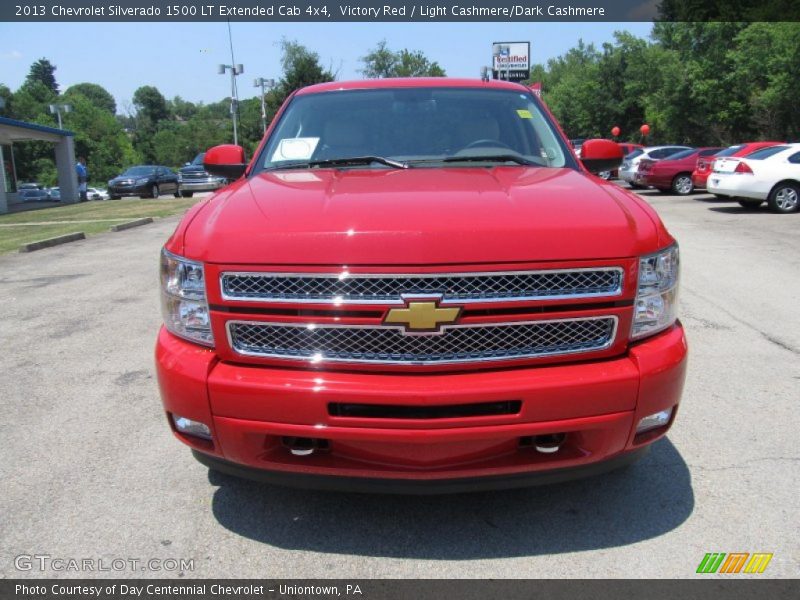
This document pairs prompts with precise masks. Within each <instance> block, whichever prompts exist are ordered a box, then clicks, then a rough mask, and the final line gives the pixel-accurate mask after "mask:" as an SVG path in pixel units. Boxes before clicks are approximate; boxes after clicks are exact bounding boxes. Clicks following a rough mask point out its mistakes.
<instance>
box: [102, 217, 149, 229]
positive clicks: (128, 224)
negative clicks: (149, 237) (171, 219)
mask: <svg viewBox="0 0 800 600" xmlns="http://www.w3.org/2000/svg"><path fill="white" fill-rule="evenodd" d="M152 222H153V219H152V217H145V218H144V219H136V220H135V221H127V222H125V223H119V224H118V225H112V226H111V228H110V229H109V231H125V230H126V229H131V228H133V227H139V226H141V225H148V224H150V223H152Z"/></svg>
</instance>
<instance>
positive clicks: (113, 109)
mask: <svg viewBox="0 0 800 600" xmlns="http://www.w3.org/2000/svg"><path fill="white" fill-rule="evenodd" d="M75 94H81V95H82V96H83V97H85V98H86V99H87V100H89V102H91V103H92V104H93V105H94V106H96V107H97V108H100V109H102V110H105V111H106V112H109V113H111V114H112V115H114V114H116V113H117V103H116V101H115V100H114V96H112V95H111V94H110V93H109V92H108V90H106V89H105V88H104V87H103V86H101V85H97V84H96V83H76V84H75V85H71V86H69V87H68V88H67V90H66V91H65V92H64V97H65V98H69V97H71V96H73V95H75Z"/></svg>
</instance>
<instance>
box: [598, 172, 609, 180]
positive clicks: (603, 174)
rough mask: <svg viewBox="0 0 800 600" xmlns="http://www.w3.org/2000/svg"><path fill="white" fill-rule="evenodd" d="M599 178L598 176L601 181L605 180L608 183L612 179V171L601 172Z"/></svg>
mask: <svg viewBox="0 0 800 600" xmlns="http://www.w3.org/2000/svg"><path fill="white" fill-rule="evenodd" d="M597 176H598V177H599V178H600V179H605V180H606V181H608V180H609V179H611V171H600V172H599V173H598V174H597Z"/></svg>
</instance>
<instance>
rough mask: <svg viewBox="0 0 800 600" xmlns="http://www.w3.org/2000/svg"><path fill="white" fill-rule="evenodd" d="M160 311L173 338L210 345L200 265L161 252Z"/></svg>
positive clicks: (212, 343)
mask: <svg viewBox="0 0 800 600" xmlns="http://www.w3.org/2000/svg"><path fill="white" fill-rule="evenodd" d="M161 311H162V313H163V315H164V325H165V326H166V328H167V329H168V330H169V331H171V332H172V333H174V334H175V335H177V336H179V337H182V338H184V339H187V340H189V341H191V342H197V343H198V344H203V345H205V346H213V345H214V335H213V334H212V333H211V319H210V316H209V314H208V302H207V301H206V286H205V276H204V273H203V264H202V263H199V262H195V261H191V260H186V259H185V258H181V257H180V256H176V255H174V254H172V253H170V252H167V251H166V250H162V251H161Z"/></svg>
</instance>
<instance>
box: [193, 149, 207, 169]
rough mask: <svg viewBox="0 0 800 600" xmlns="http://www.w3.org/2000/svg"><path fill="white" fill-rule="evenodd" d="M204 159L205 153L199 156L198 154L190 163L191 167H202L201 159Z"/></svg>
mask: <svg viewBox="0 0 800 600" xmlns="http://www.w3.org/2000/svg"><path fill="white" fill-rule="evenodd" d="M205 157H206V153H205V152H201V153H200V154H198V155H197V156H195V157H194V160H193V161H192V165H194V166H197V165H200V166H201V167H202V166H203V159H204V158H205Z"/></svg>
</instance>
